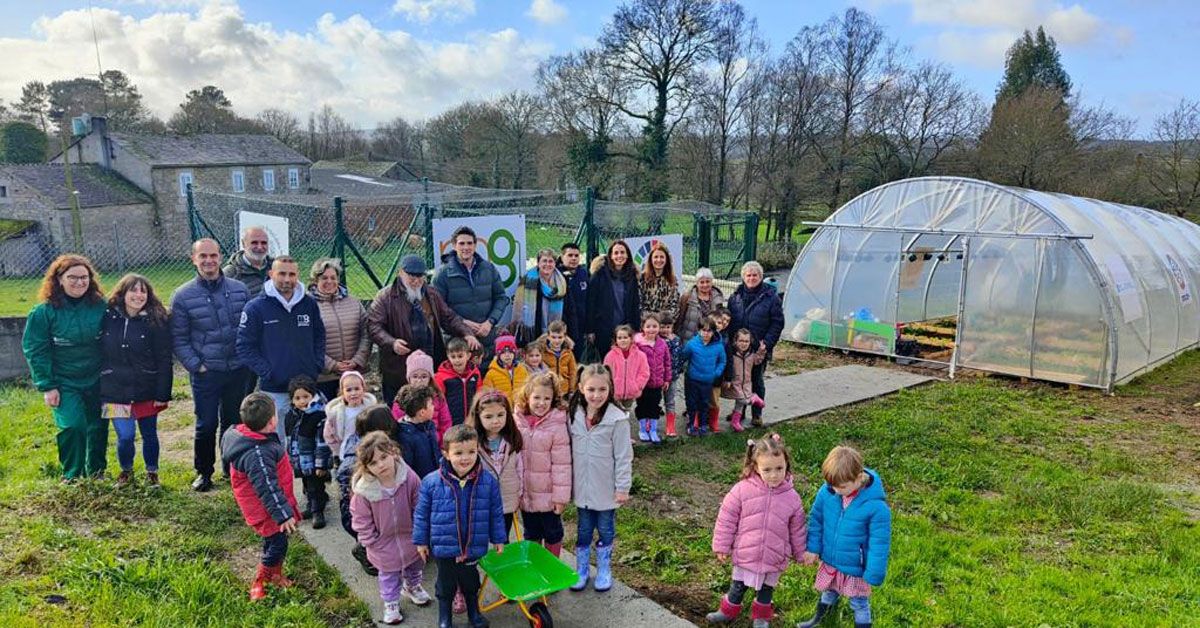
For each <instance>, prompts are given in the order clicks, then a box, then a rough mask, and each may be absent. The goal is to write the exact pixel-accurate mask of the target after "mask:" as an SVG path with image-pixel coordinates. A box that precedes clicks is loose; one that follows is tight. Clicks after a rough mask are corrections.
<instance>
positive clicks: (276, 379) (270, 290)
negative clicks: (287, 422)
mask: <svg viewBox="0 0 1200 628" xmlns="http://www.w3.org/2000/svg"><path fill="white" fill-rule="evenodd" d="M299 276H300V268H299V266H298V265H297V264H296V260H295V259H293V258H291V257H289V256H286V255H284V256H280V257H277V258H275V259H274V261H272V262H271V281H270V283H267V284H265V285H264V286H263V293H262V294H261V295H259V296H257V297H255V298H254V299H252V300H251V301H250V302H249V303H247V304H246V308H245V309H244V310H242V322H241V324H240V325H239V326H238V333H237V355H238V358H239V359H241V361H242V363H244V364H245V365H246V366H248V367H250V370H252V371H254V373H255V374H257V375H258V387H259V390H261V391H263V392H265V393H267V394H268V395H270V396H271V399H273V400H274V401H275V409H276V410H277V412H278V416H287V411H288V408H289V407H290V406H291V399H290V398H289V395H288V382H289V381H290V380H291V379H292V378H293V377H295V376H297V375H307V376H309V377H311V378H313V379H316V378H317V375H319V374H320V373H321V369H322V368H323V367H324V365H325V325H324V324H322V323H321V311H320V309H319V307H318V306H317V302H316V300H314V299H313V298H312V297H310V296H308V294H307V293H306V292H305V291H304V290H303V289H302V288H301V287H300V285H299V284H300V281H299ZM277 431H278V432H279V438H280V441H281V442H283V441H284V438H285V436H284V433H283V422H282V421H280V422H279V425H278V426H277Z"/></svg>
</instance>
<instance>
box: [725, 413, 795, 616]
mask: <svg viewBox="0 0 1200 628" xmlns="http://www.w3.org/2000/svg"><path fill="white" fill-rule="evenodd" d="M807 534H808V524H807V520H806V519H805V517H804V504H803V502H802V501H801V499H800V494H799V493H797V492H796V489H795V488H793V487H792V462H791V456H790V455H789V454H788V450H787V447H786V446H785V445H784V444H783V439H782V438H780V436H779V434H774V433H772V434H767V435H766V436H764V437H762V438H760V439H759V440H757V441H754V440H751V441H749V442H747V444H746V461H745V464H744V466H743V468H742V480H741V481H740V482H738V483H737V484H735V485H733V488H732V489H730V491H729V493H728V494H726V495H725V499H724V500H722V501H721V511H720V512H719V513H718V514H717V524H716V527H715V528H713V540H712V549H713V552H715V553H716V554H717V558H718V559H719V560H720V561H721V562H725V561H728V560H729V559H730V558H731V557H732V558H733V582H732V583H731V584H730V585H729V592H728V593H726V594H725V596H724V597H722V598H721V607H720V608H719V609H718V610H716V611H713V612H711V613H709V614H708V615H707V616H706V619H708V621H710V622H712V623H725V622H729V621H733V620H734V619H737V616H738V615H739V614H741V612H742V599H743V598H744V597H745V595H746V590H747V589H756V590H757V591H758V594H757V595H756V596H755V598H754V602H753V604H751V606H750V618H751V619H752V620H753V621H754V628H767V626H769V625H770V621H771V618H772V617H773V616H774V615H775V606H774V604H772V603H771V596H772V595H773V594H774V593H775V587H776V586H777V585H778V584H779V576H780V575H781V574H782V573H783V571H784V570H785V569H787V566H788V560H789V559H791V560H795V561H796V562H806V561H808V559H806V558H805V556H804V550H805V544H806V542H807ZM808 562H811V561H808Z"/></svg>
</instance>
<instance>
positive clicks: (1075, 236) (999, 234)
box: [800, 220, 1093, 240]
mask: <svg viewBox="0 0 1200 628" xmlns="http://www.w3.org/2000/svg"><path fill="white" fill-rule="evenodd" d="M800 224H802V225H805V226H811V227H818V228H829V229H850V230H852V231H883V232H887V233H924V234H930V235H961V236H982V237H996V238H1029V239H1034V240H1091V239H1092V237H1093V236H1092V234H1090V233H1037V232H1034V233H1012V232H1008V231H965V230H961V229H924V228H920V227H888V226H884V225H845V224H840V223H836V222H813V221H808V220H806V221H804V222H802V223H800Z"/></svg>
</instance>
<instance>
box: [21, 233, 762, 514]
mask: <svg viewBox="0 0 1200 628" xmlns="http://www.w3.org/2000/svg"><path fill="white" fill-rule="evenodd" d="M241 235H242V237H241V248H240V249H239V250H238V251H236V252H235V253H234V254H233V255H231V256H230V257H229V258H228V260H224V261H225V262H226V263H225V264H224V265H222V261H223V259H222V255H221V251H220V246H219V244H218V243H217V242H216V241H215V240H212V239H207V238H205V239H200V240H197V241H196V242H194V243H193V244H192V249H191V255H190V259H191V262H192V264H193V266H194V267H195V271H196V272H195V276H194V277H193V278H192V279H190V280H189V281H188V282H186V283H184V284H183V285H181V286H179V288H178V289H176V290H175V292H174V294H173V295H172V297H171V299H170V309H169V310H168V309H167V308H166V307H165V306H164V305H163V303H162V301H160V299H159V298H158V296H157V295H156V293H155V291H154V288H153V286H152V285H151V282H150V281H149V280H147V279H146V278H145V277H143V276H140V275H136V274H129V275H125V276H124V277H122V278H121V279H120V280H119V281H118V283H117V285H116V287H115V288H114V290H113V292H112V294H111V295H110V296H109V297H108V298H107V299H105V297H104V292H103V290H102V288H101V285H100V282H99V276H98V274H97V272H96V269H95V267H94V265H93V264H92V263H91V262H90V261H89V260H88V259H87V258H85V257H83V256H80V255H73V254H67V255H61V256H59V257H58V258H57V259H55V260H54V262H53V263H51V265H50V267H49V268H48V269H47V271H46V273H45V277H44V279H43V282H42V286H41V289H40V292H39V304H38V305H37V306H36V307H34V309H33V311H32V312H31V313H30V314H29V318H28V320H27V323H26V329H25V336H24V339H23V349H24V353H25V356H26V360H27V362H28V364H29V369H30V372H31V374H32V378H33V383H34V385H35V386H36V387H37V389H38V390H40V391H42V393H43V398H44V400H45V403H46V405H47V406H49V407H50V408H51V409H52V411H53V415H54V419H55V423H56V425H57V427H58V436H57V441H58V453H59V461H60V463H61V465H62V474H63V478H64V481H73V480H75V479H77V478H81V477H89V476H97V475H101V474H103V473H104V472H105V469H106V454H107V442H108V431H109V430H108V422H109V421H111V422H112V423H113V427H114V429H115V431H116V433H117V440H118V444H117V457H118V462H119V464H120V467H121V473H120V475H119V476H118V481H119V482H127V481H129V480H130V479H132V471H133V463H134V457H135V433H136V432H137V431H140V432H141V434H142V440H143V457H144V460H145V466H146V473H147V481H148V483H150V484H157V482H158V477H157V472H158V441H157V436H156V430H157V416H158V413H159V412H160V411H161V410H162V409H163V408H165V407H166V406H167V405H168V403H169V402H170V400H171V383H172V376H173V373H172V370H173V369H172V357H174V359H175V360H177V361H178V362H179V363H180V364H181V365H182V366H183V368H184V369H185V370H186V371H187V373H188V377H189V380H190V384H191V391H192V399H193V403H194V407H195V416H196V424H195V431H194V435H193V466H194V469H195V472H196V477H195V480H194V481H193V483H192V487H193V488H194V489H195V490H198V491H207V490H209V489H211V488H212V486H213V475H214V471H215V467H216V460H217V455H216V454H217V451H216V450H217V443H218V442H219V438H220V436H221V435H222V434H223V433H224V432H225V430H227V429H229V427H230V426H232V425H234V424H236V423H237V422H238V412H239V408H240V405H241V401H242V399H243V398H244V397H245V396H246V395H247V394H248V393H249V392H251V391H253V390H254V389H256V388H257V389H259V390H261V391H263V392H266V393H267V394H269V395H270V396H271V397H272V398H273V399H274V400H275V403H276V406H277V408H278V410H279V416H281V417H282V416H283V415H284V414H285V413H286V408H287V405H288V403H289V401H288V398H287V397H288V395H287V387H288V382H289V381H290V380H291V379H292V378H293V377H296V376H299V375H305V376H308V377H311V378H313V379H315V380H316V381H317V383H318V387H319V388H320V389H321V391H322V392H323V393H324V394H325V395H326V397H327V398H333V397H334V396H336V395H337V386H338V381H339V379H340V377H341V375H342V374H343V373H346V372H348V371H357V372H360V373H361V372H365V371H366V369H367V368H368V362H369V358H370V354H371V352H372V346H374V347H378V349H379V354H380V357H379V368H380V375H381V380H382V397H383V401H384V403H387V404H390V403H391V402H392V400H393V398H394V397H395V395H396V392H397V391H398V390H399V389H400V387H401V386H402V385H403V384H404V383H405V380H406V377H405V375H406V374H405V361H406V358H407V356H408V354H410V353H412V352H413V351H416V350H418V349H419V350H421V351H424V352H425V353H427V354H429V355H431V356H432V357H433V358H434V360H435V363H440V362H441V361H442V360H444V359H445V340H446V339H447V338H449V337H461V338H463V339H465V340H466V342H467V344H468V346H470V347H471V348H472V349H473V350H475V351H478V352H479V353H481V354H482V355H483V356H484V357H485V358H486V357H487V355H488V354H490V352H491V351H490V350H491V349H492V348H493V345H494V339H495V338H496V336H497V335H498V334H500V333H501V332H502V331H504V332H505V333H512V334H514V335H516V336H517V337H518V338H519V339H521V340H522V341H527V340H532V339H534V338H537V337H538V336H541V335H542V334H544V333H545V332H546V331H547V328H548V327H549V325H550V324H551V323H553V322H554V321H558V320H561V321H563V322H564V323H565V324H566V325H567V330H568V334H569V336H570V338H571V339H572V341H573V343H574V351H575V353H576V355H577V358H578V359H580V360H583V359H584V357H585V355H587V351H589V350H590V351H592V353H591V355H592V356H598V357H595V359H597V360H598V359H599V358H600V357H603V355H604V354H605V353H606V352H607V351H608V349H609V347H610V346H611V344H612V340H613V338H612V336H613V330H615V329H616V328H617V327H618V326H620V325H630V326H633V327H634V328H635V329H637V328H640V326H641V319H642V315H643V314H645V313H648V312H655V313H658V314H659V315H660V316H662V317H663V318H666V319H669V320H673V321H674V322H675V323H676V325H675V330H676V333H678V334H679V335H680V336H681V338H682V339H683V340H685V341H686V340H687V339H688V338H690V337H691V336H692V335H694V334H695V333H696V331H697V329H698V328H699V325H700V321H701V320H702V319H703V318H704V317H705V316H707V315H708V314H709V313H711V312H712V311H713V310H714V309H715V308H716V307H717V306H718V305H720V304H723V303H724V304H726V305H727V306H728V308H729V310H730V312H731V315H732V320H733V323H732V327H733V329H738V328H741V327H745V328H748V329H750V330H751V332H752V333H754V334H755V337H756V338H760V339H762V340H764V342H766V344H767V346H768V355H770V350H771V349H773V348H774V346H775V344H776V343H777V342H778V340H779V336H780V333H781V331H782V327H783V314H782V303H781V301H780V299H779V296H778V294H777V293H776V292H775V290H774V288H772V287H771V286H768V285H765V284H763V272H762V267H761V266H759V265H758V264H757V263H756V262H748V263H747V264H745V265H744V266H743V268H742V284H741V285H740V286H739V287H738V288H737V290H736V291H735V292H734V293H733V295H731V296H730V297H729V298H728V299H727V298H726V297H725V295H724V294H723V293H722V292H721V290H720V289H719V288H717V287H716V286H715V285H713V274H712V272H711V271H709V270H708V269H700V270H699V271H698V272H697V275H696V282H695V285H694V286H692V287H691V288H689V289H688V290H687V291H686V292H683V293H682V294H681V293H680V282H679V278H677V277H676V276H675V273H674V270H673V268H672V264H671V256H670V252H669V250H668V249H667V248H666V247H665V246H662V245H661V244H658V245H655V246H654V247H653V248H652V249H651V251H650V254H649V256H648V258H647V260H646V263H645V264H644V267H643V268H642V269H641V270H640V271H639V270H638V269H636V268H635V263H634V260H633V255H632V252H631V250H630V248H629V246H628V245H627V244H626V243H625V242H624V241H622V240H618V241H615V242H613V243H612V244H611V245H610V246H609V247H608V250H607V252H606V253H605V254H604V255H603V256H598V257H597V258H596V259H595V260H593V262H592V264H591V265H590V267H589V266H588V265H586V264H584V263H583V262H584V261H583V256H582V252H581V251H580V249H579V247H578V246H577V245H575V244H573V243H568V244H566V245H564V246H563V247H562V249H561V250H560V251H558V252H557V254H556V252H555V251H553V250H551V249H543V250H540V251H538V252H537V255H536V265H535V266H534V267H533V268H531V269H530V270H529V271H528V272H526V273H525V274H523V275H522V276H521V277H520V280H519V283H518V286H517V290H516V296H515V298H514V300H513V304H512V305H513V308H512V315H511V322H510V323H509V324H508V325H507V326H506V327H504V328H503V329H501V323H502V322H503V318H504V316H505V312H506V310H507V309H508V306H509V299H508V297H507V295H506V293H505V290H504V286H503V283H502V280H501V275H500V272H499V271H498V269H497V268H496V266H495V265H493V264H492V263H491V262H489V261H488V260H486V259H484V258H483V257H482V256H481V255H480V254H479V253H478V252H477V251H476V247H477V244H478V238H477V236H476V234H475V232H474V231H473V230H471V229H470V228H469V227H460V228H459V229H458V230H456V231H455V232H454V234H453V236H452V243H453V250H452V251H449V252H447V253H446V254H445V255H444V256H443V257H442V260H441V261H442V266H441V268H440V269H439V271H438V272H437V274H436V275H435V277H434V279H433V281H432V283H431V284H430V283H427V276H428V274H429V269H428V268H427V266H426V264H425V261H424V260H423V259H422V258H420V257H418V256H415V255H409V256H406V257H404V258H403V259H402V260H401V262H400V264H399V268H398V272H397V276H396V278H395V280H394V281H393V282H392V283H391V284H390V285H388V286H385V287H384V288H383V289H381V290H379V292H378V293H377V294H376V295H375V298H374V300H373V301H372V302H371V303H370V304H369V305H368V306H364V304H363V303H362V302H361V301H359V300H358V299H355V298H353V297H351V296H350V294H349V293H348V291H347V290H346V287H345V286H344V285H343V271H342V267H341V262H340V261H339V260H337V259H332V258H323V259H319V260H317V261H316V262H315V263H314V264H313V265H312V266H311V268H310V272H309V273H308V277H307V285H305V284H304V283H303V282H302V281H301V279H300V267H299V264H298V262H297V261H296V260H295V259H294V258H292V257H289V256H286V255H284V256H278V257H271V255H270V251H269V240H268V237H267V233H266V230H265V229H263V228H261V227H250V228H247V229H246V230H245V231H243V233H242V234H241ZM522 344H524V342H522ZM764 369H765V362H764V363H763V364H762V365H759V366H758V367H755V371H754V375H753V381H754V390H755V392H757V393H758V394H759V395H760V396H763V397H765V395H766V391H765V389H764V387H763V379H762V373H763V371H764ZM279 424H280V427H279V429H280V430H281V431H282V429H283V422H282V421H280V422H279ZM225 478H228V470H227V469H226V470H225Z"/></svg>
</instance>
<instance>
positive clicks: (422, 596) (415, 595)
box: [400, 584, 432, 606]
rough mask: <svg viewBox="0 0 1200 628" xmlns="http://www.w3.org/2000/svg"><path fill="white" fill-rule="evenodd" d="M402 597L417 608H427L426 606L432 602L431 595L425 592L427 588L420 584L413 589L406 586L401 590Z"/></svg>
mask: <svg viewBox="0 0 1200 628" xmlns="http://www.w3.org/2000/svg"><path fill="white" fill-rule="evenodd" d="M400 595H403V596H404V597H406V598H408V599H409V600H411V601H412V603H413V604H416V605H417V606H425V605H426V604H429V602H430V600H431V599H432V598H430V597H429V594H428V593H426V592H425V587H423V586H421V585H419V584H418V585H417V586H415V587H413V588H411V589H410V588H408V585H405V586H404V587H402V588H401V589H400Z"/></svg>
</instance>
